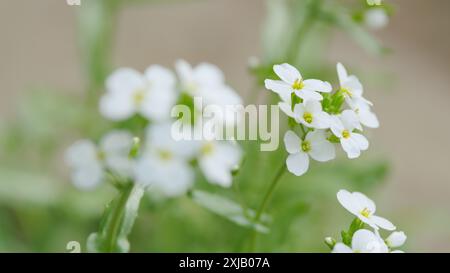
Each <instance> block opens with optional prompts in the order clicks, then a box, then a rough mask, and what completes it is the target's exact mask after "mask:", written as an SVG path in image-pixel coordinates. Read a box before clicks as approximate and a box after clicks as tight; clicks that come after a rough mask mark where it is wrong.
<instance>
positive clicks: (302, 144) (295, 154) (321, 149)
mask: <svg viewBox="0 0 450 273" xmlns="http://www.w3.org/2000/svg"><path fill="white" fill-rule="evenodd" d="M284 145H285V147H286V150H287V152H288V153H289V156H288V158H287V159H286V165H287V168H288V170H289V171H290V172H291V173H293V174H295V175H297V176H300V175H302V174H304V173H305V172H306V171H307V170H308V168H309V157H310V156H311V157H312V158H313V159H314V160H317V161H320V162H325V161H328V160H331V159H333V158H334V157H335V156H336V154H335V149H334V145H333V144H331V143H330V142H329V141H328V140H327V139H326V137H325V132H324V131H323V130H314V131H312V132H309V133H308V134H307V135H306V137H305V140H302V139H300V138H299V137H298V136H297V135H296V134H295V133H294V132H293V131H287V132H286V134H285V135H284Z"/></svg>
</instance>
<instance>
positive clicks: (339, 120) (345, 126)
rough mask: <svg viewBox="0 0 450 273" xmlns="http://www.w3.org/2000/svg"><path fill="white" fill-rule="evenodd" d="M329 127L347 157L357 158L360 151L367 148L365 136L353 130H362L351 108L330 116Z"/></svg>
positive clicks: (367, 143) (367, 142)
mask: <svg viewBox="0 0 450 273" xmlns="http://www.w3.org/2000/svg"><path fill="white" fill-rule="evenodd" d="M330 129H331V131H332V132H333V134H334V135H335V136H336V137H337V138H339V141H340V143H341V146H342V149H344V151H345V152H346V153H347V156H348V157H349V158H357V157H359V156H360V154H361V151H365V150H367V149H368V148H369V141H368V140H367V138H366V137H365V136H364V135H362V134H360V133H356V132H354V130H355V129H358V130H362V127H361V125H360V123H359V119H358V116H357V115H356V113H355V112H354V111H352V110H345V111H343V112H342V113H341V114H340V115H338V116H332V117H331V119H330Z"/></svg>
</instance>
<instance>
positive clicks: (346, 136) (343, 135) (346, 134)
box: [342, 130, 350, 138]
mask: <svg viewBox="0 0 450 273" xmlns="http://www.w3.org/2000/svg"><path fill="white" fill-rule="evenodd" d="M342 137H343V138H349V137H350V132H349V131H348V130H344V131H342Z"/></svg>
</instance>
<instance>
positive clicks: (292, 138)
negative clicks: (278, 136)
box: [284, 131, 301, 154]
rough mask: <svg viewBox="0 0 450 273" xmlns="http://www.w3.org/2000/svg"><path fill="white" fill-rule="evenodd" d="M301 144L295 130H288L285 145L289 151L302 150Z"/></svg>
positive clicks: (293, 152)
mask: <svg viewBox="0 0 450 273" xmlns="http://www.w3.org/2000/svg"><path fill="white" fill-rule="evenodd" d="M300 144H301V140H300V138H299V137H298V136H297V135H296V134H295V133H294V132H293V131H287V132H286V134H284V146H285V147H286V151H287V152H288V153H290V154H296V153H298V152H300V151H301V147H300Z"/></svg>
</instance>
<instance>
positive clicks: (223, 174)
mask: <svg viewBox="0 0 450 273" xmlns="http://www.w3.org/2000/svg"><path fill="white" fill-rule="evenodd" d="M241 155H242V151H241V149H240V147H239V146H238V145H237V144H236V143H234V142H232V141H216V140H211V141H206V140H205V141H201V142H200V145H199V155H198V164H199V167H200V169H201V170H202V172H203V174H204V175H205V177H206V179H207V180H208V182H210V183H211V184H217V185H219V186H222V187H230V186H231V184H232V180H233V177H232V174H231V172H232V171H233V170H235V169H236V168H237V167H238V165H239V163H240V160H241Z"/></svg>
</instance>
